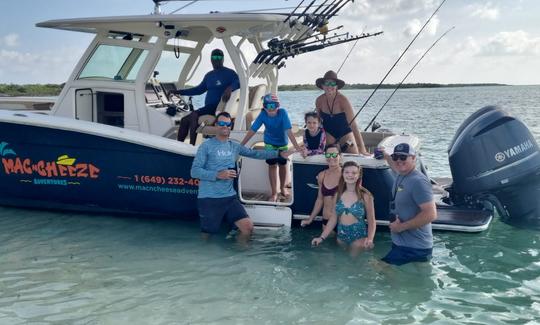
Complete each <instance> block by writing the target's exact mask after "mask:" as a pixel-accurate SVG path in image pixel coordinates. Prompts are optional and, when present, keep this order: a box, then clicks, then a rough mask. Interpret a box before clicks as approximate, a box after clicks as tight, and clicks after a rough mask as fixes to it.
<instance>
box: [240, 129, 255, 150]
mask: <svg viewBox="0 0 540 325" xmlns="http://www.w3.org/2000/svg"><path fill="white" fill-rule="evenodd" d="M254 135H255V131H253V130H251V129H250V130H249V131H247V133H246V135H245V136H244V139H242V142H240V144H241V145H242V146H245V145H246V143H248V141H249V140H250V139H251V138H253V136H254Z"/></svg>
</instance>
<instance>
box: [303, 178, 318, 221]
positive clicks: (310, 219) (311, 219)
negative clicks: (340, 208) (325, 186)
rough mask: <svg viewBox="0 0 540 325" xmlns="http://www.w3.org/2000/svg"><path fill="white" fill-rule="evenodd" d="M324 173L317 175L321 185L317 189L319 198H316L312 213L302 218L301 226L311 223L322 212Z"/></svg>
mask: <svg viewBox="0 0 540 325" xmlns="http://www.w3.org/2000/svg"><path fill="white" fill-rule="evenodd" d="M322 173H323V172H321V173H319V175H317V184H318V185H319V190H318V191H317V199H316V200H315V204H313V210H311V214H310V215H309V218H307V219H304V220H302V222H300V226H302V227H305V226H307V225H310V224H311V223H312V222H313V219H315V217H316V216H317V215H318V214H319V213H320V212H321V209H322V207H323V196H322V193H321V186H322V184H321V180H322V178H323V177H322Z"/></svg>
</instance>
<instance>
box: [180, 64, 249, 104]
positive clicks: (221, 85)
mask: <svg viewBox="0 0 540 325" xmlns="http://www.w3.org/2000/svg"><path fill="white" fill-rule="evenodd" d="M229 86H231V87H232V90H233V91H234V90H236V89H238V88H240V81H239V80H238V75H237V74H236V72H235V71H234V70H232V69H229V68H227V67H221V68H219V69H216V70H212V71H210V72H208V73H207V74H206V75H205V76H204V78H203V80H202V81H201V83H200V84H199V85H198V86H196V87H193V88H189V89H182V90H180V91H178V93H180V95H187V96H194V95H201V94H204V93H205V92H206V98H205V99H204V106H205V107H209V108H210V107H211V108H212V109H214V110H215V108H216V107H217V106H218V104H219V101H220V100H221V96H223V92H224V91H225V89H226V88H227V87H229Z"/></svg>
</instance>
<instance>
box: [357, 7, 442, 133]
mask: <svg viewBox="0 0 540 325" xmlns="http://www.w3.org/2000/svg"><path fill="white" fill-rule="evenodd" d="M445 2H446V0H443V1H442V2H441V4H440V5H439V6H438V7H437V9H435V11H434V12H433V14H431V16H430V17H429V19H428V20H427V21H426V23H425V24H424V26H422V28H420V30H419V31H418V33H416V35H415V36H414V38H413V39H412V41H411V42H410V43H409V45H407V47H406V48H405V50H404V51H403V53H401V55H400V56H399V58H397V60H396V62H394V65H392V67H391V68H390V70H388V72H387V73H386V75H384V77H383V78H382V80H381V82H379V84H378V85H377V87H375V89H373V91H372V92H371V94H370V95H369V97H368V98H367V99H366V101H365V102H364V104H363V105H362V107H360V109H359V110H358V112H356V114H355V115H354V116H353V118H352V120H351V122H349V126H350V125H351V124H352V123H353V122H354V120H355V119H356V117H357V116H358V114H360V112H361V111H362V110H363V109H364V107H366V105H367V103H368V102H369V100H370V99H371V97H373V95H374V94H375V92H376V91H377V90H378V89H379V88H380V87H381V85H382V83H383V82H384V81H385V80H386V77H388V75H389V74H390V72H392V70H394V68H395V67H396V65H397V64H398V62H399V61H400V60H401V58H402V57H403V56H404V55H405V53H407V50H408V49H409V48H410V47H411V45H412V44H413V43H414V41H415V40H416V39H417V38H418V36H419V35H420V33H422V31H423V30H424V28H426V26H427V24H429V22H430V21H431V19H432V18H433V17H434V16H435V14H436V13H437V12H438V11H439V9H440V8H441V7H442V5H443V4H444V3H445Z"/></svg>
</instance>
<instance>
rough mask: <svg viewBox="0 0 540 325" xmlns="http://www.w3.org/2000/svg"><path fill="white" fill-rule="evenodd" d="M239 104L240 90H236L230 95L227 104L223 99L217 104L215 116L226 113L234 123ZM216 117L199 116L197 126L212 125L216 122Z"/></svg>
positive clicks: (208, 115)
mask: <svg viewBox="0 0 540 325" xmlns="http://www.w3.org/2000/svg"><path fill="white" fill-rule="evenodd" d="M239 103H240V89H237V90H235V91H233V92H232V93H231V97H230V98H229V100H228V101H227V102H224V101H223V99H222V100H221V101H220V102H219V104H218V106H217V108H216V115H218V114H219V113H221V112H227V113H229V114H231V118H232V120H233V121H234V119H235V118H236V114H237V113H238V106H239ZM216 115H210V114H206V115H201V116H199V125H201V124H202V123H203V122H205V124H206V125H212V124H214V122H215V120H216Z"/></svg>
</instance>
